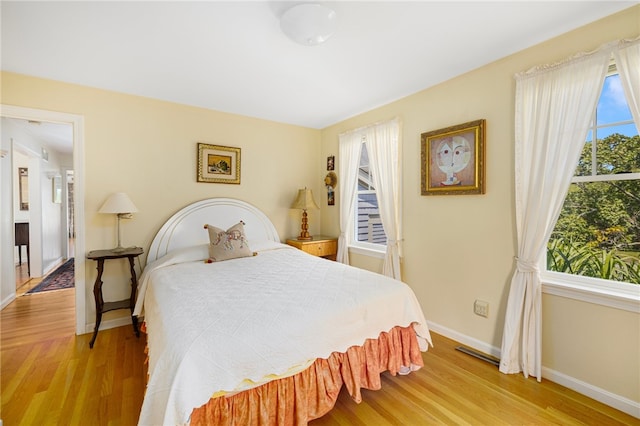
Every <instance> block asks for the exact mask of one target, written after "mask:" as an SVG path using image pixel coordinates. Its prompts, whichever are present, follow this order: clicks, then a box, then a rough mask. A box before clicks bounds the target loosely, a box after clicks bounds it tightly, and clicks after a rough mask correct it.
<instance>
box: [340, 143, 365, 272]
mask: <svg viewBox="0 0 640 426" xmlns="http://www.w3.org/2000/svg"><path fill="white" fill-rule="evenodd" d="M338 138H339V145H340V146H339V155H340V156H339V157H338V171H339V173H340V174H339V176H340V179H341V180H342V183H341V185H340V190H339V191H338V194H339V200H340V236H339V237H338V253H337V254H336V260H337V261H338V262H341V263H345V264H347V265H348V264H349V242H348V241H347V234H348V231H349V225H350V223H351V220H352V217H353V197H354V196H355V193H356V188H357V186H356V185H357V179H358V165H359V164H360V151H361V147H362V133H360V132H348V133H342V134H340V135H339V136H338Z"/></svg>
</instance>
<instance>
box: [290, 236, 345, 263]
mask: <svg viewBox="0 0 640 426" xmlns="http://www.w3.org/2000/svg"><path fill="white" fill-rule="evenodd" d="M287 244H289V245H290V246H293V247H295V248H298V249H300V250H302V251H304V252H306V253H309V254H312V255H314V256H319V257H324V258H325V259H329V260H336V254H337V253H338V239H337V238H333V237H324V236H322V235H315V236H314V237H313V239H312V240H308V241H302V240H296V239H295V238H292V239H290V240H287Z"/></svg>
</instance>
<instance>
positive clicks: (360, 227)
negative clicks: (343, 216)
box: [356, 143, 387, 245]
mask: <svg viewBox="0 0 640 426" xmlns="http://www.w3.org/2000/svg"><path fill="white" fill-rule="evenodd" d="M356 241H360V242H368V243H373V244H385V245H386V244H387V236H386V234H385V232H384V228H383V227H382V220H381V219H380V210H379V209H378V197H377V196H376V191H375V188H374V186H373V177H372V176H371V170H370V169H369V154H368V152H367V146H366V145H365V144H364V143H363V144H362V150H361V153H360V166H359V168H358V193H357V205H356Z"/></svg>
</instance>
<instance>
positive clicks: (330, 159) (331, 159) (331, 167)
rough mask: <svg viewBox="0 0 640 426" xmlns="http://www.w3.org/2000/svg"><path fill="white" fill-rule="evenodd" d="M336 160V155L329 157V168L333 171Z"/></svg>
mask: <svg viewBox="0 0 640 426" xmlns="http://www.w3.org/2000/svg"><path fill="white" fill-rule="evenodd" d="M335 162H336V157H335V156H334V155H330V156H329V157H327V170H328V171H331V170H333V169H335V166H336V164H335Z"/></svg>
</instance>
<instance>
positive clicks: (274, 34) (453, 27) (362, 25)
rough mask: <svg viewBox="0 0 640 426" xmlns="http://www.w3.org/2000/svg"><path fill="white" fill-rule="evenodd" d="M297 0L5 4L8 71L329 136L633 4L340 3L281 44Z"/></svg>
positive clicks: (4, 43)
mask: <svg viewBox="0 0 640 426" xmlns="http://www.w3.org/2000/svg"><path fill="white" fill-rule="evenodd" d="M297 3H301V2H299V1H288V2H284V1H251V2H250V1H227V2H221V1H214V2H203V1H199V2H185V1H172V2H169V1H161V2H153V1H140V2H116V1H103V2H92V1H83V2H80V1H72V2H55V1H46V2H30V1H17V2H10V1H5V0H2V2H1V3H0V8H1V9H0V12H1V15H2V33H1V35H2V46H1V47H2V50H1V52H2V69H3V70H5V71H12V72H17V73H21V74H26V75H32V76H37V77H43V78H49V79H54V80H60V81H65V82H71V83H77V84H82V85H87V86H92V87H97V88H103V89H108V90H113V91H118V92H124V93H130V94H135V95H141V96H145V97H150V98H155V99H162V100H167V101H171V102H178V103H182V104H187V105H193V106H199V107H204V108H209V109H214V110H218V111H225V112H230V113H236V114H241V115H245V116H250V117H258V118H263V119H268V120H273V121H278V122H283V123H289V124H295V125H300V126H305V127H311V128H318V129H321V128H324V127H326V126H329V125H331V124H334V123H336V122H339V121H341V120H344V119H346V118H348V117H351V116H354V115H356V114H359V113H362V112H365V111H368V110H370V109H373V108H375V107H378V106H380V105H384V104H386V103H389V102H391V101H394V100H397V99H400V98H402V97H404V96H407V95H410V94H412V93H416V92H418V91H420V90H423V89H425V88H428V87H430V86H433V85H435V84H438V83H440V82H442V81H445V80H448V79H450V78H452V77H455V76H457V75H460V74H462V73H465V72H467V71H470V70H473V69H475V68H478V67H480V66H483V65H485V64H487V63H489V62H492V61H495V60H497V59H500V58H503V57H505V56H508V55H510V54H513V53H515V52H517V51H519V50H522V49H525V48H527V47H530V46H532V45H535V44H537V43H540V42H542V41H545V40H548V39H549V38H552V37H555V36H557V35H560V34H562V33H565V32H567V31H570V30H572V29H574V28H577V27H579V26H582V25H585V24H587V23H590V22H592V21H595V20H597V19H600V18H602V17H604V16H607V15H610V14H612V13H615V12H618V11H620V10H623V9H625V8H627V7H630V6H632V5H635V4H638V1H613V0H608V1H595V0H586V1H580V0H572V1H547V2H544V1H497V2H486V1H467V2H462V1H440V2H437V1H409V2H400V1H338V2H321V3H322V4H325V5H327V6H330V7H332V8H333V9H334V10H335V11H336V14H337V20H338V28H337V31H336V33H335V34H334V35H333V36H332V37H331V38H330V39H329V40H328V41H327V42H326V43H324V44H322V45H319V46H315V47H306V46H302V45H298V44H296V43H294V42H292V41H291V40H289V39H287V38H286V36H285V35H284V34H283V33H282V31H281V30H280V27H279V16H280V15H281V14H282V13H283V11H284V10H286V9H287V8H289V7H291V6H292V5H295V4H297Z"/></svg>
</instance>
